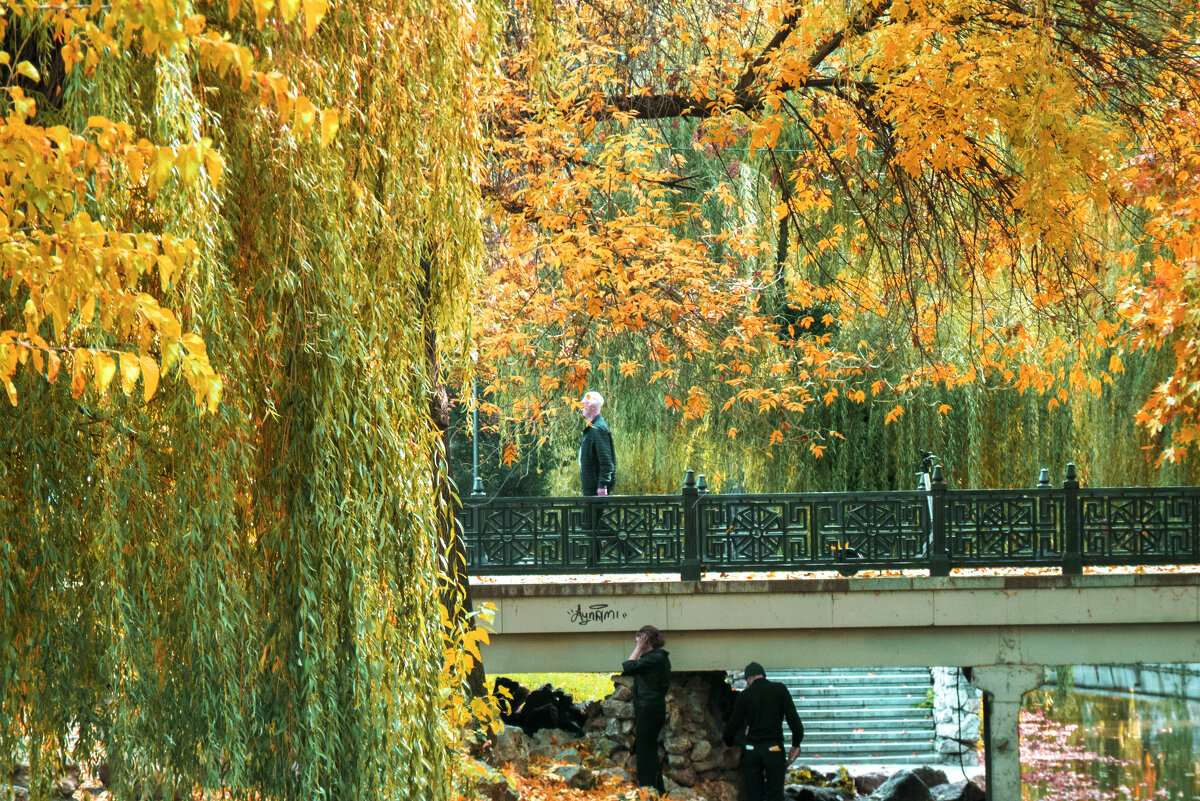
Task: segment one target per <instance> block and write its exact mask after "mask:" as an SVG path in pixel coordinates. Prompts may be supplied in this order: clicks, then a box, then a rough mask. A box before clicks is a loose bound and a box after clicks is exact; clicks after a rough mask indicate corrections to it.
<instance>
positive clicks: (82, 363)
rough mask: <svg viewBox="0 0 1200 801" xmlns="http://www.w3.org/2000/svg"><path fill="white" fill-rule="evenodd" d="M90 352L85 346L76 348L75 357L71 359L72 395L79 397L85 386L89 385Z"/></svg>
mask: <svg viewBox="0 0 1200 801" xmlns="http://www.w3.org/2000/svg"><path fill="white" fill-rule="evenodd" d="M87 363H88V352H87V351H86V350H84V349H83V348H76V349H75V354H74V358H72V359H71V397H72V398H78V397H79V396H80V395H82V394H83V390H84V388H85V387H86V386H87V375H86V374H85V372H84V371H85V370H86V369H87Z"/></svg>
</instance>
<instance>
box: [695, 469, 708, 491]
mask: <svg viewBox="0 0 1200 801" xmlns="http://www.w3.org/2000/svg"><path fill="white" fill-rule="evenodd" d="M696 491H697V492H699V493H700V494H701V495H704V494H706V493H707V492H708V481H707V480H706V479H705V478H704V474H703V473H701V474H700V477H699V478H698V479H696Z"/></svg>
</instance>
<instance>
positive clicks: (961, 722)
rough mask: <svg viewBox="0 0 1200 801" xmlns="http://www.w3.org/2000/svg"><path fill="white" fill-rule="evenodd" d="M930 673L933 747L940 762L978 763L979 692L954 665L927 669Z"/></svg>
mask: <svg viewBox="0 0 1200 801" xmlns="http://www.w3.org/2000/svg"><path fill="white" fill-rule="evenodd" d="M930 671H931V672H932V674H933V722H934V725H935V726H936V727H937V728H936V739H935V740H934V748H935V749H936V750H937V753H938V757H939V758H940V759H941V761H943V762H956V763H961V764H963V765H978V764H979V752H978V750H977V747H978V743H979V737H980V734H979V725H980V706H981V705H980V694H979V690H977V689H976V688H975V687H973V686H971V685H970V684H969V683H968V682H967V680H966V679H965V678H963V675H962V671H961V670H959V669H958V668H953V667H935V668H930Z"/></svg>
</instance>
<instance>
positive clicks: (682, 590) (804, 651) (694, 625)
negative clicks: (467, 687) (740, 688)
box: [472, 573, 1200, 672]
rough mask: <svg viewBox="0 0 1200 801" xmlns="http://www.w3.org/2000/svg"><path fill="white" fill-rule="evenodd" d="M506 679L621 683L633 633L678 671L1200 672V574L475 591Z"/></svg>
mask: <svg viewBox="0 0 1200 801" xmlns="http://www.w3.org/2000/svg"><path fill="white" fill-rule="evenodd" d="M472 596H473V598H474V600H475V602H476V604H477V605H478V604H480V603H483V602H490V603H492V604H494V605H495V606H496V616H495V620H494V629H495V634H493V635H492V637H491V643H490V644H489V645H487V646H485V650H484V658H485V660H486V661H487V665H488V669H489V670H491V671H496V672H525V671H530V670H537V671H564V672H565V671H584V672H596V671H606V670H613V669H616V668H617V667H618V666H619V665H620V663H621V661H622V660H623V659H624V658H625V657H626V656H627V655H628V653H629V650H630V647H631V642H632V633H633V631H635V630H636V629H637V628H638V627H639V626H641V625H643V624H646V623H650V624H653V625H655V626H658V627H659V628H661V629H662V630H663V631H664V632H665V633H666V635H667V637H668V641H669V643H670V644H669V645H668V648H669V650H670V651H671V661H672V663H673V664H674V665H675V667H676V669H678V670H714V669H726V668H731V667H737V666H740V665H741V664H743V663H744V662H746V661H747V660H748V659H750V658H754V659H756V660H758V661H759V662H762V663H763V664H764V665H766V666H773V665H774V666H788V667H885V666H900V665H925V666H928V665H996V664H1025V665H1060V664H1114V663H1128V662H1198V661H1200V626H1198V625H1197V623H1200V574H1195V573H1184V574H1173V573H1158V574H1124V575H1079V576H1062V575H1058V576H1055V575H1042V576H970V577H961V576H948V577H926V576H916V577H911V578H850V579H845V578H827V579H799V580H750V581H705V582H689V581H633V582H629V581H626V582H619V583H611V584H602V583H564V582H556V581H554V580H553V579H549V578H547V579H544V580H543V581H541V582H539V583H529V582H524V583H519V584H491V583H488V584H476V585H475V586H473V587H472Z"/></svg>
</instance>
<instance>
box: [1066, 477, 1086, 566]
mask: <svg viewBox="0 0 1200 801" xmlns="http://www.w3.org/2000/svg"><path fill="white" fill-rule="evenodd" d="M1079 528H1080V527H1079V476H1078V474H1077V473H1076V472H1075V463H1074V462H1068V463H1067V473H1066V476H1065V477H1064V479H1063V562H1062V572H1063V575H1064V576H1078V575H1079V574H1081V573H1082V572H1083V538H1082V536H1081V535H1080V531H1079Z"/></svg>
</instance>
